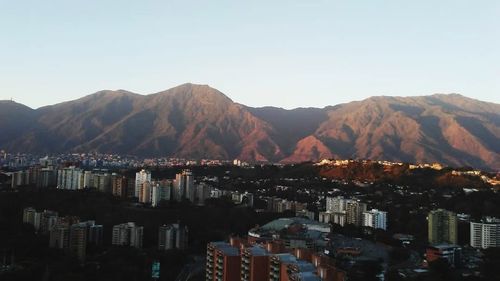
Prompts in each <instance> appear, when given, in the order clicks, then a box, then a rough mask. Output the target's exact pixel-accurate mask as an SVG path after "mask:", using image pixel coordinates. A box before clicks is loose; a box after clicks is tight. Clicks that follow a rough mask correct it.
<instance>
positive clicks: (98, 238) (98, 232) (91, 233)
mask: <svg viewBox="0 0 500 281" xmlns="http://www.w3.org/2000/svg"><path fill="white" fill-rule="evenodd" d="M102 235H103V226H102V225H100V224H94V225H90V226H89V228H88V235H87V238H88V239H87V241H88V243H89V244H93V245H97V246H100V245H102Z"/></svg>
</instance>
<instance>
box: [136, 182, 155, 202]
mask: <svg viewBox="0 0 500 281" xmlns="http://www.w3.org/2000/svg"><path fill="white" fill-rule="evenodd" d="M152 193H153V187H152V186H151V182H149V181H146V182H143V183H142V184H141V192H140V193H139V202H141V203H144V204H151V199H152Z"/></svg>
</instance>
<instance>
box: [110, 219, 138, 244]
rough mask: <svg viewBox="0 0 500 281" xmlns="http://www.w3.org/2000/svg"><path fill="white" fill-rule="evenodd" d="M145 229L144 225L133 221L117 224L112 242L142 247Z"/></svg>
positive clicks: (114, 227)
mask: <svg viewBox="0 0 500 281" xmlns="http://www.w3.org/2000/svg"><path fill="white" fill-rule="evenodd" d="M143 231H144V228H143V227H142V226H137V225H136V224H135V223H133V222H128V223H122V224H118V225H115V226H113V237H112V241H111V244H113V245H119V246H131V247H135V248H142V238H143Z"/></svg>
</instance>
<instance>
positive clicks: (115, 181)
mask: <svg viewBox="0 0 500 281" xmlns="http://www.w3.org/2000/svg"><path fill="white" fill-rule="evenodd" d="M127 188H128V178H127V177H123V176H115V177H113V178H112V181H111V190H112V193H113V195H114V196H117V197H122V198H125V197H127V194H128V190H127Z"/></svg>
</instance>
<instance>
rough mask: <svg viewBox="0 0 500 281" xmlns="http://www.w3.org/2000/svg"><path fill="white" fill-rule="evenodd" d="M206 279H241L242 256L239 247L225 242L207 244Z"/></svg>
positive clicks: (215, 280) (227, 280)
mask: <svg viewBox="0 0 500 281" xmlns="http://www.w3.org/2000/svg"><path fill="white" fill-rule="evenodd" d="M205 274H206V275H205V280H206V281H237V280H241V279H240V278H241V256H240V251H239V249H238V248H237V247H234V246H232V245H230V244H229V243H225V242H211V243H209V244H208V245H207V264H206V273H205Z"/></svg>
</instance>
